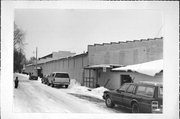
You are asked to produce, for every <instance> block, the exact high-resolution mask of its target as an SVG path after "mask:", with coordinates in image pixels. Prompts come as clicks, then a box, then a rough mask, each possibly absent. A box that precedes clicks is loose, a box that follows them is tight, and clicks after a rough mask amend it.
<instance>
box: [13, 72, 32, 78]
mask: <svg viewBox="0 0 180 119" xmlns="http://www.w3.org/2000/svg"><path fill="white" fill-rule="evenodd" d="M17 76H18V78H28V79H29V75H26V74H20V73H14V79H15V78H16V77H17Z"/></svg>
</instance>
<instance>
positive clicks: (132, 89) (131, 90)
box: [127, 85, 135, 93]
mask: <svg viewBox="0 0 180 119" xmlns="http://www.w3.org/2000/svg"><path fill="white" fill-rule="evenodd" d="M134 87H135V86H134V85H130V86H129V88H128V89H127V92H128V93H133V91H134Z"/></svg>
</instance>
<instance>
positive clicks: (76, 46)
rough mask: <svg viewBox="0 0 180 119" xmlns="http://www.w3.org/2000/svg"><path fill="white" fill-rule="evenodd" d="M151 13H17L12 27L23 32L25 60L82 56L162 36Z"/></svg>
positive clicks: (157, 17)
mask: <svg viewBox="0 0 180 119" xmlns="http://www.w3.org/2000/svg"><path fill="white" fill-rule="evenodd" d="M162 20H163V18H162V14H161V12H159V11H155V10H84V9H81V10H80V9H79V10H78V9H64V10H63V9H51V10H50V9H17V10H15V23H16V24H17V25H18V26H19V27H20V28H22V29H23V30H24V31H25V32H26V38H25V42H26V43H27V45H26V46H25V53H26V57H27V58H28V59H29V58H30V57H32V56H35V54H33V51H35V48H36V47H38V57H42V56H44V55H47V54H49V53H52V52H53V51H55V52H57V51H59V50H61V51H71V52H75V53H82V52H83V51H87V45H93V44H94V43H109V42H118V41H127V40H139V39H147V38H154V37H161V36H162V30H161V29H162V27H163V22H162Z"/></svg>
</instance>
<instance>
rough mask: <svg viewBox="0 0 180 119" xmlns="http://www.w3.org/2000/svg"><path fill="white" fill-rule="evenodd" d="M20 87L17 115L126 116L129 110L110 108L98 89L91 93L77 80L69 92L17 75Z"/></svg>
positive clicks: (15, 98)
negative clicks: (113, 114) (108, 114)
mask: <svg viewBox="0 0 180 119" xmlns="http://www.w3.org/2000/svg"><path fill="white" fill-rule="evenodd" d="M16 76H18V78H19V86H18V88H17V89H14V106H13V111H14V112H40V113H42V112H59V113H122V112H123V113H127V112H128V111H127V110H126V109H123V108H122V109H121V108H119V107H115V108H113V109H110V108H107V107H106V105H105V103H104V101H103V100H102V92H103V91H104V90H106V89H105V88H102V87H100V88H99V89H92V90H91V91H89V90H88V88H87V87H84V86H80V85H79V84H78V83H77V82H75V81H74V80H72V81H71V85H70V86H69V88H68V89H66V88H64V87H55V88H52V87H50V86H47V85H45V84H42V83H41V80H40V78H39V79H38V80H28V76H27V75H23V74H15V77H16ZM122 110H123V111H122Z"/></svg>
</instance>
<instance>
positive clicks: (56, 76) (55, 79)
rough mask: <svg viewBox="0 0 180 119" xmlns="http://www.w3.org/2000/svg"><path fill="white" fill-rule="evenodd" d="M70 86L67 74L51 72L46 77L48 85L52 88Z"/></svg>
mask: <svg viewBox="0 0 180 119" xmlns="http://www.w3.org/2000/svg"><path fill="white" fill-rule="evenodd" d="M69 84H70V78H69V74H68V73H66V72H53V73H51V74H50V76H49V77H48V85H51V86H52V87H54V86H55V85H61V86H65V87H66V88H68V86H69Z"/></svg>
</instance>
